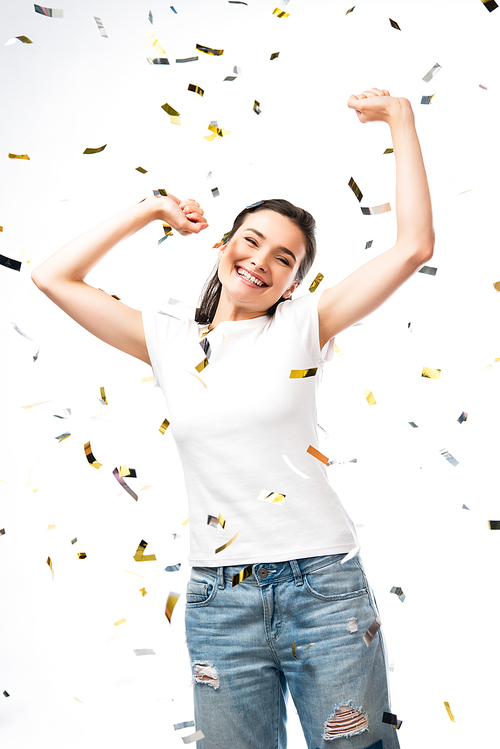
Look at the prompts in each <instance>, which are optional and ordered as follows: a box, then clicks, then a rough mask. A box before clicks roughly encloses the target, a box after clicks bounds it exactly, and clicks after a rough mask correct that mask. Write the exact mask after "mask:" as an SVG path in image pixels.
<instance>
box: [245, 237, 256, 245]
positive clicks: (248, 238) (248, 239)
mask: <svg viewBox="0 0 500 749" xmlns="http://www.w3.org/2000/svg"><path fill="white" fill-rule="evenodd" d="M245 239H246V240H247V242H251V243H252V244H253V245H254V246H255V247H257V242H256V241H255V239H253V238H252V237H245Z"/></svg>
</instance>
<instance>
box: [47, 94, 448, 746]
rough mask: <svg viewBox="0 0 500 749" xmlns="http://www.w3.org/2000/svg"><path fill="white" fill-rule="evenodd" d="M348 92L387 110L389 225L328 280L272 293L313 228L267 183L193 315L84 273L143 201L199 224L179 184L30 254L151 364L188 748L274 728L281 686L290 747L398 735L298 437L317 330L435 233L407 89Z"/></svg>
mask: <svg viewBox="0 0 500 749" xmlns="http://www.w3.org/2000/svg"><path fill="white" fill-rule="evenodd" d="M348 106H349V107H351V108H352V109H354V110H355V111H356V113H357V116H358V118H359V120H360V121H361V122H363V123H364V122H369V121H376V120H381V121H384V122H387V123H388V124H389V126H390V128H391V134H392V139H393V144H394V152H395V157H396V181H397V185H396V200H397V210H396V212H397V225H398V234H397V241H396V244H395V246H394V247H392V248H391V249H390V250H388V251H387V252H385V253H383V254H382V255H380V256H379V257H376V258H374V259H373V260H371V261H370V262H368V263H367V264H366V265H364V266H362V267H361V268H359V269H358V270H356V271H355V272H354V273H352V274H351V275H350V276H349V277H348V278H346V279H345V280H343V281H342V282H340V283H339V284H337V285H336V286H335V287H333V288H330V289H325V290H324V291H323V292H322V293H321V292H319V291H318V292H316V293H315V294H309V295H305V296H302V297H300V298H299V299H297V300H294V301H290V297H291V294H292V293H293V291H294V290H295V289H296V288H297V287H298V285H299V283H300V281H301V280H302V278H303V277H304V275H305V274H306V273H307V271H308V269H309V267H310V266H311V264H312V261H313V259H314V254H315V243H314V219H312V216H310V214H308V213H307V212H305V211H302V210H301V209H297V208H295V207H294V206H291V204H289V203H287V202H286V201H263V202H261V203H257V204H254V205H253V206H249V208H247V209H246V210H245V211H243V212H242V213H241V214H240V215H239V216H238V218H237V219H236V221H235V224H234V226H233V229H232V231H231V233H230V234H229V236H228V237H227V239H226V241H225V243H224V244H223V245H222V246H221V248H220V250H219V265H218V269H217V272H216V275H215V276H214V277H213V278H212V279H211V280H210V279H209V282H208V285H207V287H206V289H205V292H206V293H205V295H204V298H203V300H202V303H201V306H200V309H199V310H198V311H197V316H196V320H192V319H189V318H188V317H187V316H186V315H185V314H184V313H183V312H182V311H180V312H179V309H178V307H177V306H175V307H169V312H168V313H166V314H165V313H163V314H153V313H143V314H141V313H140V312H138V311H137V310H133V309H131V308H129V307H127V306H126V305H123V304H117V303H116V301H115V300H113V299H112V298H111V297H108V296H107V295H105V294H102V292H101V291H99V290H97V289H94V288H92V287H89V286H88V285H87V284H85V282H84V278H85V276H86V274H87V273H88V272H89V271H90V269H91V268H92V267H93V266H94V265H95V264H96V263H97V262H98V261H99V260H100V259H101V258H102V257H103V256H104V255H105V254H106V253H107V252H108V251H109V250H110V249H111V248H112V247H113V246H114V245H116V244H117V243H118V242H119V241H121V240H122V239H125V238H126V237H127V236H129V235H131V234H133V233H134V232H136V231H138V230H139V229H141V228H142V227H143V226H145V225H146V224H148V223H150V222H151V221H153V220H155V219H163V220H164V221H167V222H168V223H169V224H170V225H171V226H172V227H173V228H174V229H176V230H177V231H179V232H180V233H181V234H184V235H187V234H190V233H198V232H200V231H202V230H203V229H204V228H206V226H207V224H206V221H205V219H204V217H203V210H202V209H201V208H200V206H199V204H198V203H197V202H196V201H194V200H184V201H182V202H180V201H179V200H178V199H177V198H175V197H174V196H172V195H170V196H169V197H159V198H148V199H146V200H144V201H142V202H141V203H139V204H138V205H136V206H133V207H132V208H129V209H127V210H126V211H124V212H123V213H121V214H119V215H118V216H115V217H114V218H111V219H109V220H108V221H106V222H104V223H103V224H101V225H100V226H98V227H97V228H95V229H92V230H91V231H88V232H87V233H86V234H84V235H83V236H81V237H79V238H78V239H75V240H74V241H73V242H70V243H69V244H68V245H67V246H65V247H63V248H62V249H61V250H60V251H59V252H58V253H56V254H55V255H54V256H53V257H51V258H50V259H49V260H47V261H46V262H45V263H44V264H43V265H41V266H40V267H39V268H37V269H36V270H35V271H34V272H33V280H34V281H35V283H36V284H37V286H38V287H39V288H40V289H41V290H42V291H44V293H45V294H47V296H49V297H50V298H51V299H52V300H53V301H54V302H55V303H56V304H58V305H59V306H60V307H61V308H62V309H63V310H64V311H65V312H67V313H68V314H69V315H70V316H71V317H73V318H74V319H75V320H76V321H77V322H79V323H80V324H81V325H83V326H84V327H85V328H86V329H87V330H89V331H90V332H92V333H94V334H95V335H96V336H98V337H99V338H101V339H102V340H104V341H106V342H107V343H109V344H111V345H112V346H115V347H116V348H119V349H121V350H122V351H125V352H126V353H128V354H131V355H132V356H135V357H137V358H139V359H141V360H142V361H144V362H147V363H148V364H151V365H152V367H153V372H154V376H155V381H156V384H157V385H160V386H161V387H162V388H163V391H164V394H165V397H166V400H167V405H168V418H169V421H170V422H171V429H172V431H173V434H174V437H175V440H176V443H177V447H178V449H179V453H180V456H181V460H182V463H183V468H184V473H185V478H186V485H187V491H188V499H189V502H190V521H191V522H190V527H191V555H190V563H191V565H192V567H193V569H192V574H191V580H190V582H189V584H188V590H187V603H186V632H187V642H188V648H189V652H190V657H191V660H192V668H193V679H194V695H195V717H196V727H197V729H199V730H201V731H202V732H203V734H204V735H205V738H204V739H202V740H201V741H200V742H199V744H198V746H199V747H200V748H202V749H230V748H231V749H233V747H238V749H271V747H280V748H282V747H285V746H286V733H285V720H286V718H285V701H286V694H287V690H288V689H290V691H291V693H292V696H293V699H294V703H295V705H296V707H297V711H298V714H299V717H300V720H301V723H302V727H303V730H304V734H305V737H306V741H307V745H308V747H309V749H316V748H317V747H325V746H328V744H327V742H329V741H333V740H335V746H336V747H337V749H342V747H350V748H351V749H367V748H368V747H372V748H373V749H375V747H376V748H377V749H381V748H382V746H383V749H393V748H394V747H397V746H398V739H397V731H395V730H394V727H393V725H391V724H390V722H389V723H388V722H384V720H383V717H384V712H385V713H390V703H389V696H388V686H387V679H386V668H385V656H384V649H383V642H382V638H381V632H380V631H378V612H377V609H376V604H375V601H374V599H373V595H372V593H371V590H370V588H369V586H368V583H367V581H366V577H365V574H364V570H363V567H362V564H361V561H360V559H359V556H357V541H356V533H355V529H354V527H353V525H352V522H351V521H350V519H349V518H348V517H347V515H346V513H345V512H344V510H343V508H342V506H341V504H340V502H339V500H338V497H337V495H336V494H335V492H334V491H333V489H332V488H331V487H330V485H329V483H328V479H327V476H326V468H325V466H324V463H322V462H321V460H320V459H318V457H317V454H315V448H317V432H316V424H317V421H316V410H315V392H316V386H317V383H318V381H319V376H318V375H319V373H320V371H321V368H322V366H323V364H324V362H325V361H326V360H327V359H329V358H330V357H331V353H332V351H331V348H332V345H333V338H334V336H335V335H336V334H337V333H340V332H341V331H342V330H344V329H346V328H348V327H349V326H351V325H353V324H354V323H355V322H356V321H357V320H359V319H361V318H363V317H365V316H366V315H368V314H370V313H371V312H373V310H375V309H376V308H377V307H378V306H379V305H380V304H382V302H384V301H385V300H386V299H387V298H388V297H389V296H390V295H391V294H392V293H393V292H394V291H395V290H396V289H397V288H398V287H399V286H400V285H401V284H402V283H403V282H404V281H405V280H406V279H407V278H409V277H410V276H411V275H412V274H413V273H414V272H415V271H416V270H417V268H418V267H419V266H421V265H422V264H424V263H426V262H427V261H428V260H429V259H430V258H431V257H432V253H433V245H434V233H433V228H432V215H431V203H430V197H429V190H428V185H427V179H426V175H425V169H424V165H423V161H422V156H421V152H420V146H419V142H418V138H417V134H416V131H415V125H414V116H413V112H412V109H411V105H410V103H409V102H408V101H407V100H406V99H399V98H394V97H391V96H390V94H389V92H388V91H385V90H381V89H377V88H374V89H371V90H370V91H364V92H363V93H362V94H360V95H358V96H351V98H350V99H349V101H348ZM259 500H260V501H259ZM386 720H387V716H386ZM389 720H390V719H389Z"/></svg>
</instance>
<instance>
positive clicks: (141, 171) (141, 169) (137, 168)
mask: <svg viewBox="0 0 500 749" xmlns="http://www.w3.org/2000/svg"><path fill="white" fill-rule="evenodd" d="M135 171H136V172H140V173H141V174H147V173H148V170H147V169H143V168H142V166H136V168H135Z"/></svg>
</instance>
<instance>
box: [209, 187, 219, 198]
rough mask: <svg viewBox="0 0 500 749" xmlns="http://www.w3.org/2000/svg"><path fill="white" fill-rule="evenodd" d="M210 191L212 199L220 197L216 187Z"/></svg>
mask: <svg viewBox="0 0 500 749" xmlns="http://www.w3.org/2000/svg"><path fill="white" fill-rule="evenodd" d="M211 190H212V195H213V197H214V198H218V197H219V195H220V192H219V188H218V187H212V188H211Z"/></svg>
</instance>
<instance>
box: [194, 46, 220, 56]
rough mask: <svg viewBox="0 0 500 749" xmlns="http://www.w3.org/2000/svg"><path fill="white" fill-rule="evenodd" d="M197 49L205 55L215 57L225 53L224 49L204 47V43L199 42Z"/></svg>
mask: <svg viewBox="0 0 500 749" xmlns="http://www.w3.org/2000/svg"><path fill="white" fill-rule="evenodd" d="M196 49H197V50H198V51H199V52H203V53H204V54H205V55H214V56H215V57H220V55H223V54H224V50H223V49H212V48H211V47H204V46H203V45H202V44H197V45H196Z"/></svg>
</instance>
